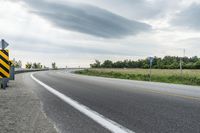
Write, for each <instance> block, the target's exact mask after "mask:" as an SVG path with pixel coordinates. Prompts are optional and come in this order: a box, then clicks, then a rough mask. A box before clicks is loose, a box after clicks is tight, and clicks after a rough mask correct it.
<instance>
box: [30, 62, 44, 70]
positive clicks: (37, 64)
mask: <svg viewBox="0 0 200 133" xmlns="http://www.w3.org/2000/svg"><path fill="white" fill-rule="evenodd" d="M32 68H34V69H42V65H41V63H36V62H34V63H33V64H32Z"/></svg>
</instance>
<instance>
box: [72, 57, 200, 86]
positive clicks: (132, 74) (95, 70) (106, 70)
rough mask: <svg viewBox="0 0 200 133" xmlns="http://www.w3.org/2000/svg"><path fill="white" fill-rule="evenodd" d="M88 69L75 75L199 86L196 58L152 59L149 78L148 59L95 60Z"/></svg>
mask: <svg viewBox="0 0 200 133" xmlns="http://www.w3.org/2000/svg"><path fill="white" fill-rule="evenodd" d="M180 61H181V64H182V68H183V70H182V72H181V70H180V69H179V68H180ZM90 67H91V68H90V69H85V70H81V71H76V72H75V73H78V74H83V75H91V76H101V77H110V78H120V79H130V80H142V81H154V82H165V83H174V84H186V85H200V58H198V57H197V56H195V57H191V58H189V57H183V58H180V57H175V56H166V57H164V58H158V57H154V60H153V63H152V71H151V73H152V74H151V76H150V70H149V67H150V66H149V60H148V59H140V60H137V61H132V60H124V61H116V62H112V61H110V60H105V61H104V62H103V63H101V62H100V61H98V60H96V61H95V63H93V64H90Z"/></svg>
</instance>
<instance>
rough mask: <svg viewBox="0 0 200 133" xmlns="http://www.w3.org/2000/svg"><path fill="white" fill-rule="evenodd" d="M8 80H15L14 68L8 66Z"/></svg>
mask: <svg viewBox="0 0 200 133" xmlns="http://www.w3.org/2000/svg"><path fill="white" fill-rule="evenodd" d="M10 80H15V67H14V66H10Z"/></svg>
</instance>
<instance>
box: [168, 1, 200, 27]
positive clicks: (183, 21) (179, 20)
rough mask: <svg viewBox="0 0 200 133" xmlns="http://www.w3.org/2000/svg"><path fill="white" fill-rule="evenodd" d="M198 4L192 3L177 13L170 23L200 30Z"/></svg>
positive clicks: (199, 8) (199, 7)
mask: <svg viewBox="0 0 200 133" xmlns="http://www.w3.org/2000/svg"><path fill="white" fill-rule="evenodd" d="M199 22H200V4H196V3H194V4H192V5H190V6H189V7H188V8H186V9H185V10H183V11H181V12H180V13H178V14H177V15H176V16H175V18H174V19H173V20H172V21H171V23H172V25H175V26H179V27H180V26H181V27H185V28H188V29H193V30H200V24H199Z"/></svg>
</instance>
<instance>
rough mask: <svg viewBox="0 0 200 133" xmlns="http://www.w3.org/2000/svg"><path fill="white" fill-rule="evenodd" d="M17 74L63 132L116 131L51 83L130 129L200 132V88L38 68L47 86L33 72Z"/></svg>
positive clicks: (140, 132)
mask: <svg viewBox="0 0 200 133" xmlns="http://www.w3.org/2000/svg"><path fill="white" fill-rule="evenodd" d="M17 76H19V78H18V79H21V81H20V82H23V85H24V86H25V87H26V88H27V89H32V90H33V91H34V92H35V93H36V94H37V96H38V97H39V99H40V100H41V103H42V105H43V106H42V108H43V110H44V112H45V113H46V115H47V117H48V118H49V119H50V120H51V121H52V122H53V123H54V124H55V126H56V127H57V129H58V130H59V131H60V132H62V133H107V132H118V131H117V130H115V131H113V130H109V129H108V128H106V127H105V126H102V124H99V123H98V122H97V121H96V120H94V119H91V117H88V116H87V115H85V114H84V113H83V112H81V111H80V110H78V109H77V108H78V107H74V106H72V105H70V104H68V103H66V101H64V100H63V99H61V98H59V97H58V96H56V95H55V94H53V93H52V92H50V91H48V90H47V88H48V87H51V88H53V89H55V90H56V91H58V92H59V93H61V94H63V95H64V96H66V97H69V98H71V99H72V100H74V101H76V102H77V103H80V104H81V105H84V106H86V109H88V110H92V111H95V112H97V113H98V115H99V114H100V115H101V117H102V118H104V119H106V120H108V121H111V120H112V122H114V123H115V124H116V123H117V124H118V125H117V126H119V127H120V126H122V128H126V129H128V130H129V131H132V132H136V133H200V87H192V86H185V85H171V84H164V83H148V82H141V81H130V80H121V79H110V78H101V77H90V76H82V75H75V74H71V73H69V72H66V71H46V72H37V73H34V74H33V76H34V77H35V78H36V79H37V80H38V81H40V82H42V83H44V84H45V85H48V87H47V88H45V87H44V86H42V85H41V84H38V82H36V81H35V80H33V78H31V73H25V74H19V75H17ZM76 102H75V103H74V104H76ZM112 122H111V123H112ZM100 123H101V122H100ZM127 132H128V131H127Z"/></svg>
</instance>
